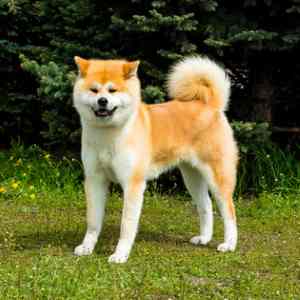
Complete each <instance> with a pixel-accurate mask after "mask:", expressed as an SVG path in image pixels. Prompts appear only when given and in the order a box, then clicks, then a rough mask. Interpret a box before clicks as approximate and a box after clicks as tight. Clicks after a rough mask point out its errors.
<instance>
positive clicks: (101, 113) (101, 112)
mask: <svg viewBox="0 0 300 300" xmlns="http://www.w3.org/2000/svg"><path fill="white" fill-rule="evenodd" d="M116 109H117V107H114V108H113V109H112V110H109V109H107V108H99V109H97V110H95V109H93V110H94V113H95V116H96V117H100V118H104V117H110V116H112V114H113V113H114V112H115V111H116Z"/></svg>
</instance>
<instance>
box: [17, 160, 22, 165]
mask: <svg viewBox="0 0 300 300" xmlns="http://www.w3.org/2000/svg"><path fill="white" fill-rule="evenodd" d="M21 164H22V159H21V158H19V159H18V160H17V161H16V166H19V165H21Z"/></svg>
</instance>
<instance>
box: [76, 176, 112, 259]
mask: <svg viewBox="0 0 300 300" xmlns="http://www.w3.org/2000/svg"><path fill="white" fill-rule="evenodd" d="M84 187H85V196H86V202H87V231H86V234H85V236H84V239H83V242H82V244H81V245H79V246H77V247H76V248H75V251H74V253H75V255H79V256H81V255H89V254H91V253H92V252H93V250H94V248H95V245H96V243H97V240H98V236H99V234H100V231H101V228H102V223H103V218H104V211H105V203H106V195H107V190H108V182H107V181H106V179H105V178H104V176H102V175H101V174H95V175H93V176H86V178H85V184H84Z"/></svg>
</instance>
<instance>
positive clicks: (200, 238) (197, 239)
mask: <svg viewBox="0 0 300 300" xmlns="http://www.w3.org/2000/svg"><path fill="white" fill-rule="evenodd" d="M210 240H211V238H210V237H208V236H205V235H196V236H194V237H192V238H191V239H190V243H191V244H193V245H206V244H207V243H209V242H210Z"/></svg>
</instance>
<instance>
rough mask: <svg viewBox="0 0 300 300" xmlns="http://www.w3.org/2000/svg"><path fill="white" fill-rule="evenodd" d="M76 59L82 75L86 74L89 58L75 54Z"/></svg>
mask: <svg viewBox="0 0 300 300" xmlns="http://www.w3.org/2000/svg"><path fill="white" fill-rule="evenodd" d="M74 61H75V63H76V65H77V67H78V70H79V72H80V74H81V75H82V76H85V75H86V72H87V69H88V67H89V64H90V62H89V61H88V60H87V59H84V58H81V57H79V56H74Z"/></svg>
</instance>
